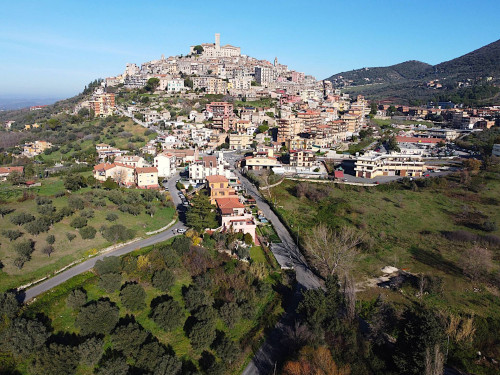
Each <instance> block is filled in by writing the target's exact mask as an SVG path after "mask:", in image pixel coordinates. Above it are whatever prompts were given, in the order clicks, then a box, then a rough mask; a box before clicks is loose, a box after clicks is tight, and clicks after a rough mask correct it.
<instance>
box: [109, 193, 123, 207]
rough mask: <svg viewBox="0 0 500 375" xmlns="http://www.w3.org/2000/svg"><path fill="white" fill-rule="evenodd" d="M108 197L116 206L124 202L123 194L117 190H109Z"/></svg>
mask: <svg viewBox="0 0 500 375" xmlns="http://www.w3.org/2000/svg"><path fill="white" fill-rule="evenodd" d="M108 199H109V200H110V201H111V202H113V203H114V204H116V205H118V206H119V205H121V204H123V202H124V199H123V194H122V193H121V192H120V191H117V190H113V191H110V192H109V193H108Z"/></svg>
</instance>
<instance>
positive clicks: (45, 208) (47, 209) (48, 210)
mask: <svg viewBox="0 0 500 375" xmlns="http://www.w3.org/2000/svg"><path fill="white" fill-rule="evenodd" d="M55 210H56V209H55V207H54V206H52V205H51V204H44V205H42V206H37V207H36V212H38V213H39V214H40V215H50V214H52V213H53V212H55Z"/></svg>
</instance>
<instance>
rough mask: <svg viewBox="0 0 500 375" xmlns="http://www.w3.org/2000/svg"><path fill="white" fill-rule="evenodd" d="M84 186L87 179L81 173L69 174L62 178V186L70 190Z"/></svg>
mask: <svg viewBox="0 0 500 375" xmlns="http://www.w3.org/2000/svg"><path fill="white" fill-rule="evenodd" d="M86 186H87V181H86V180H85V177H83V176H81V175H69V176H66V178H65V179H64V188H65V189H68V190H71V191H76V190H78V189H80V188H83V187H86Z"/></svg>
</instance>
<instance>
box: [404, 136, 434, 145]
mask: <svg viewBox="0 0 500 375" xmlns="http://www.w3.org/2000/svg"><path fill="white" fill-rule="evenodd" d="M396 141H398V142H404V143H439V142H441V141H442V139H440V138H419V137H403V136H397V137H396Z"/></svg>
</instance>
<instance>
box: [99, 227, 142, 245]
mask: <svg viewBox="0 0 500 375" xmlns="http://www.w3.org/2000/svg"><path fill="white" fill-rule="evenodd" d="M101 234H102V236H103V237H104V238H105V239H106V240H108V241H109V242H112V243H117V242H122V241H127V240H130V239H132V238H134V236H135V232H134V231H133V230H132V229H127V228H126V227H125V226H124V225H122V224H115V225H112V226H110V227H107V228H105V229H104V230H103V231H102V233H101Z"/></svg>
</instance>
